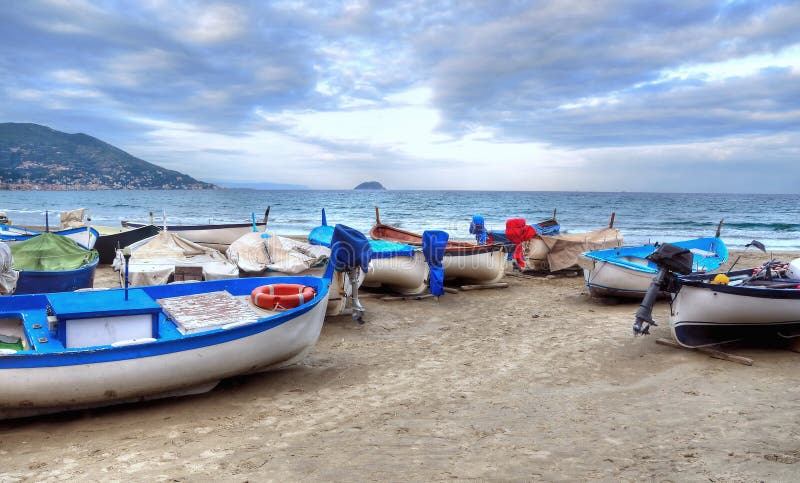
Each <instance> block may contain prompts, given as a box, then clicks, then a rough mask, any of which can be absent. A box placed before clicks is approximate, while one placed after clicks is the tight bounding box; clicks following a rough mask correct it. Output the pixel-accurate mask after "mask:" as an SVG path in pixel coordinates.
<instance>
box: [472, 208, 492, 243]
mask: <svg viewBox="0 0 800 483" xmlns="http://www.w3.org/2000/svg"><path fill="white" fill-rule="evenodd" d="M469 232H470V233H471V234H473V235H475V241H476V242H477V243H478V245H486V241H487V239H488V237H489V236H488V233H486V223H485V222H484V220H483V216H481V215H473V216H472V222H470V224H469Z"/></svg>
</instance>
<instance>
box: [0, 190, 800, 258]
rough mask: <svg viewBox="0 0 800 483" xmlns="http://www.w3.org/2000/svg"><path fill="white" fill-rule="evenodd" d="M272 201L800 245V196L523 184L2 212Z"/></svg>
mask: <svg viewBox="0 0 800 483" xmlns="http://www.w3.org/2000/svg"><path fill="white" fill-rule="evenodd" d="M268 206H269V207H271V210H270V217H269V230H270V231H274V232H276V233H278V234H287V235H289V234H291V235H307V234H308V232H309V231H310V230H311V229H312V228H314V227H315V226H317V225H319V224H320V210H321V209H322V208H325V209H326V212H327V218H328V223H329V224H331V225H333V224H336V223H342V224H345V225H348V226H351V227H353V228H356V229H359V230H361V231H364V232H368V231H369V228H370V227H371V226H372V225H373V224H374V221H375V207H379V209H380V217H381V221H382V222H383V223H386V224H390V225H394V226H397V227H400V228H403V229H406V230H409V231H415V232H422V231H423V230H427V229H437V230H445V231H447V232H449V233H450V235H451V237H452V238H454V239H468V238H469V237H470V234H469V223H470V220H471V218H472V215H476V214H480V215H483V216H484V218H485V220H486V224H487V226H488V227H489V228H490V229H504V227H505V221H506V219H508V218H513V217H522V218H525V219H526V220H527V221H528V222H529V223H533V222H537V221H540V220H545V219H547V218H550V217H551V216H552V215H553V210H557V218H558V221H559V222H560V224H561V228H562V230H561V232H562V233H581V232H586V231H590V230H595V229H598V228H602V227H605V226H608V224H609V221H610V218H611V214H612V213H615V214H616V215H615V220H614V227H615V228H617V229H619V230H620V231H621V232H622V235H623V240H624V243H625V244H626V245H637V244H642V243H647V242H656V241H659V242H670V241H678V240H683V239H687V238H696V237H702V236H713V235H714V232H715V231H716V228H717V225H718V224H719V222H720V220H723V219H724V224H723V227H722V238H723V240H724V241H725V242H726V243H727V244H728V245H729V247H730V248H739V249H741V248H743V247H744V245H745V244H746V243H749V242H750V241H752V240H758V241H760V242H762V243H764V244H765V245H766V247H767V249H769V250H774V251H780V250H800V196H798V195H758V194H686V193H627V192H625V193H587V192H551V191H548V192H542V191H539V192H527V191H526V192H516V191H355V190H342V191H314V190H296V191H259V190H244V189H221V190H206V191H183V190H173V191H170V190H163V191H158V190H156V191H134V190H120V191H0V211H5V212H6V213H7V214H8V217H9V218H10V219H11V221H12V222H13V223H14V224H16V225H35V226H43V225H44V224H45V213H46V212H49V221H50V223H51V224H53V225H55V226H57V225H58V223H59V218H58V213H59V212H61V211H67V210H72V209H76V208H87V209H88V210H89V211H90V213H91V218H92V224H94V225H105V226H119V225H120V221H122V220H128V221H140V222H147V221H149V213H150V212H152V213H153V215H154V221H155V223H156V224H157V225H160V224H162V223H163V218H164V216H166V221H167V223H168V224H206V223H234V222H248V221H250V220H251V216H252V214H254V215H255V217H256V218H257V219H259V220H260V219H261V218H263V216H264V211H265V210H266V208H267V207H268Z"/></svg>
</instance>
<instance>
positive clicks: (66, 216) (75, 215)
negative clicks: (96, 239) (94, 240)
mask: <svg viewBox="0 0 800 483" xmlns="http://www.w3.org/2000/svg"><path fill="white" fill-rule="evenodd" d="M84 214H86V208H78V209H77V210H71V211H62V212H61V229H62V230H66V229H67V228H78V227H81V226H86V223H85V222H84V221H83V216H84Z"/></svg>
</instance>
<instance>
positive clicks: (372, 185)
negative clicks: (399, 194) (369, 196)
mask: <svg viewBox="0 0 800 483" xmlns="http://www.w3.org/2000/svg"><path fill="white" fill-rule="evenodd" d="M353 189H354V190H386V188H384V187H383V185H382V184H380V183H379V182H377V181H364V182H363V183H361V184H360V185H358V186H356V187H355V188H353Z"/></svg>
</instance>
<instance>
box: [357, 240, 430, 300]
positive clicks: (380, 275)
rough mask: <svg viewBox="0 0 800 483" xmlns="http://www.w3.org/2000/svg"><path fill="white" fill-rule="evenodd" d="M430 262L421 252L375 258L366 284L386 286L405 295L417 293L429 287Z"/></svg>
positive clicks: (371, 263)
mask: <svg viewBox="0 0 800 483" xmlns="http://www.w3.org/2000/svg"><path fill="white" fill-rule="evenodd" d="M429 271H430V270H429V268H428V264H427V263H426V262H425V257H424V256H423V255H422V253H421V252H419V251H416V252H414V255H413V256H411V257H405V256H397V257H391V258H373V259H372V260H371V261H370V262H369V271H368V272H367V275H366V277H365V278H364V286H367V287H385V288H387V289H389V290H391V291H393V292H397V293H399V294H403V295H416V294H420V293H423V292H425V291H426V290H427V289H428V284H427V279H428V274H429Z"/></svg>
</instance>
